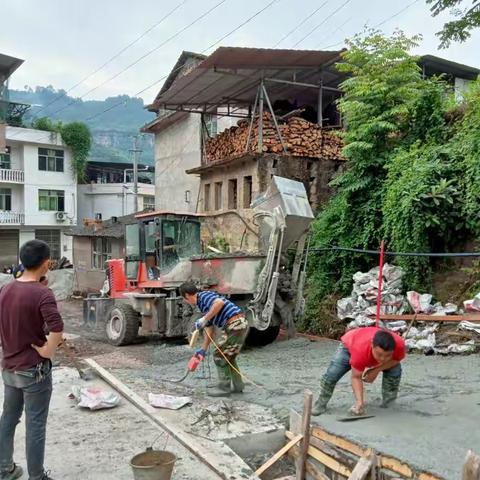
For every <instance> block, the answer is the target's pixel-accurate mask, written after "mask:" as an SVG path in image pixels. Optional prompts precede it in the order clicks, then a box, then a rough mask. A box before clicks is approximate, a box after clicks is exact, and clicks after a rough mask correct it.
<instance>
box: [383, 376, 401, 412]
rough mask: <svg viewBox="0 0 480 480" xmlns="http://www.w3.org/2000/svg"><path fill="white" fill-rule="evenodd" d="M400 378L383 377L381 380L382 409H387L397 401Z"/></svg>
mask: <svg viewBox="0 0 480 480" xmlns="http://www.w3.org/2000/svg"><path fill="white" fill-rule="evenodd" d="M400 380H401V377H390V376H388V375H383V378H382V404H381V405H380V406H381V407H382V408H387V407H388V406H389V405H390V404H391V403H392V402H394V401H395V400H396V399H397V396H398V389H399V387H400Z"/></svg>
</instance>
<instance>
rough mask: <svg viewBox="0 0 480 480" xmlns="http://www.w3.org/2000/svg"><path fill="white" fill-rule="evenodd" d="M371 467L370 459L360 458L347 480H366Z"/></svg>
mask: <svg viewBox="0 0 480 480" xmlns="http://www.w3.org/2000/svg"><path fill="white" fill-rule="evenodd" d="M372 467H373V459H372V458H367V457H363V458H361V459H360V460H359V461H358V463H357V464H356V465H355V468H354V469H353V471H352V474H351V475H350V476H349V477H348V480H367V478H368V476H369V473H370V472H371V470H372Z"/></svg>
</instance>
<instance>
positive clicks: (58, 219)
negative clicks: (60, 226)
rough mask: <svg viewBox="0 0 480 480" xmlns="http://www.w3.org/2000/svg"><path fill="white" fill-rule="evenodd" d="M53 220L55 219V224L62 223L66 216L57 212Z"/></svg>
mask: <svg viewBox="0 0 480 480" xmlns="http://www.w3.org/2000/svg"><path fill="white" fill-rule="evenodd" d="M55 218H56V219H57V222H64V221H65V220H66V218H67V214H66V213H65V212H57V213H56V214H55Z"/></svg>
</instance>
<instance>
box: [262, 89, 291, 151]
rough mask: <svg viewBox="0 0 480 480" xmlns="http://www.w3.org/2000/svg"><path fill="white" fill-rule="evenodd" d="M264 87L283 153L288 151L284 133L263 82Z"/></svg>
mask: <svg viewBox="0 0 480 480" xmlns="http://www.w3.org/2000/svg"><path fill="white" fill-rule="evenodd" d="M262 88H263V93H264V95H265V100H266V101H267V105H268V108H269V109H270V113H271V114H272V118H273V123H274V125H275V129H276V130H277V135H278V138H279V139H280V143H281V144H282V148H283V153H287V146H286V145H285V142H284V141H283V137H282V133H281V132H280V127H279V126H278V122H277V117H276V116H275V112H274V111H273V108H272V104H271V103H270V98H269V96H268V93H267V89H266V88H265V85H263V84H262Z"/></svg>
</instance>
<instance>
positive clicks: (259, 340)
mask: <svg viewBox="0 0 480 480" xmlns="http://www.w3.org/2000/svg"><path fill="white" fill-rule="evenodd" d="M279 333H280V325H275V326H271V327H268V328H267V329H266V330H257V329H256V328H254V327H251V328H250V332H249V333H248V337H247V340H246V344H247V345H249V346H251V347H265V346H266V345H269V344H270V343H272V342H274V341H275V340H276V339H277V337H278V334H279Z"/></svg>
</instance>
